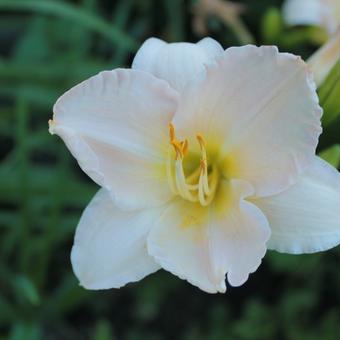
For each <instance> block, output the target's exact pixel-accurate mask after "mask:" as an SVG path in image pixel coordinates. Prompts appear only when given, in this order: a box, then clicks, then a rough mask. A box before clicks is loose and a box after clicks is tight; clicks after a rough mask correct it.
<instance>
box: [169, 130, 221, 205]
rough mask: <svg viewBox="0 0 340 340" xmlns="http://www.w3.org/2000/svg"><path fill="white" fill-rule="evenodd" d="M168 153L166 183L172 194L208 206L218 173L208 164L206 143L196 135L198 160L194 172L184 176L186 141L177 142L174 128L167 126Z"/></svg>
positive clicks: (216, 182) (212, 196) (216, 169)
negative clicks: (198, 152) (198, 150)
mask: <svg viewBox="0 0 340 340" xmlns="http://www.w3.org/2000/svg"><path fill="white" fill-rule="evenodd" d="M169 138H170V145H169V152H168V159H167V178H168V183H169V186H170V188H171V190H172V191H173V193H174V194H176V195H179V196H181V197H182V198H184V199H185V200H188V201H190V202H198V203H200V204H201V205H202V206H207V205H209V204H210V203H211V202H212V201H213V199H214V197H215V193H216V190H217V186H218V182H219V171H218V168H217V166H216V165H214V164H208V157H207V148H206V141H205V139H204V137H203V136H202V135H201V134H200V133H197V135H196V140H197V143H198V144H199V148H200V159H199V161H198V162H197V166H196V168H195V170H193V171H192V172H191V173H190V174H188V175H186V174H185V172H184V168H183V160H184V158H185V157H186V156H187V154H188V151H189V142H188V140H187V139H185V140H183V141H179V140H178V139H177V138H176V133H175V128H174V126H173V124H172V123H170V124H169Z"/></svg>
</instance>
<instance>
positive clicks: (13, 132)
mask: <svg viewBox="0 0 340 340" xmlns="http://www.w3.org/2000/svg"><path fill="white" fill-rule="evenodd" d="M193 3H194V1H192V2H189V1H181V0H117V1H109V0H107V1H104V0H103V1H95V0H78V1H58V0H55V1H52V0H50V1H48V0H26V1H24V0H7V1H6V0H5V1H4V0H0V142H1V144H0V145H1V149H0V155H1V164H0V339H13V340H21V339H24V340H26V339H27V340H30V339H53V340H54V339H93V340H107V339H131V340H134V339H188V340H189V339H195V340H196V339H198V340H199V339H209V340H219V339H259V340H261V339H308V340H309V339H323V340H333V339H340V291H339V287H340V270H339V263H340V249H339V247H338V248H335V249H333V250H331V251H328V252H325V253H320V254H313V255H304V256H292V255H284V254H278V253H274V252H269V253H268V254H267V256H266V258H265V260H264V263H263V265H262V266H261V267H260V269H259V270H258V271H257V272H256V273H255V274H253V275H251V277H250V279H249V281H248V282H247V283H246V284H245V285H243V286H242V287H239V288H229V289H228V291H227V293H226V294H225V295H209V294H206V293H203V292H201V291H199V290H198V289H197V288H195V287H192V286H190V285H189V284H187V283H186V282H184V281H182V280H179V279H178V278H176V277H174V276H172V275H170V274H168V273H167V272H164V271H160V272H158V273H156V274H154V275H152V276H150V277H148V278H146V279H144V280H143V281H142V282H139V283H137V284H130V285H128V286H127V287H125V288H122V289H120V290H108V291H97V292H96V291H86V290H84V289H82V288H81V287H79V286H78V283H77V280H76V278H75V277H74V275H73V273H72V269H71V265H70V261H69V253H70V249H71V246H72V241H73V235H74V231H75V227H76V225H77V222H78V220H79V217H80V214H81V212H82V210H83V209H84V208H85V206H86V204H87V203H88V202H89V201H90V199H91V197H92V196H93V194H94V193H95V192H96V190H97V189H98V188H97V186H96V185H95V184H94V183H92V182H91V180H90V179H88V178H87V177H86V176H85V175H84V174H82V172H81V171H80V170H79V168H78V166H77V164H76V162H75V160H74V159H73V158H72V157H71V155H70V153H69V152H68V150H67V149H66V147H65V146H64V144H63V143H62V141H61V140H60V139H58V138H57V137H52V136H50V135H49V134H48V132H47V120H48V119H49V118H50V117H51V115H52V106H53V103H54V102H55V100H56V99H57V98H58V97H59V96H60V95H61V94H62V93H64V92H65V91H66V90H67V89H69V88H70V87H71V86H73V85H75V84H77V83H78V82H79V81H81V80H84V79H86V78H87V77H89V76H91V75H93V74H95V73H97V72H99V71H100V70H104V69H113V68H115V67H122V66H126V67H129V65H130V63H131V60H132V57H133V54H134V53H135V51H136V50H137V49H138V47H139V46H140V44H141V43H142V42H143V41H144V40H145V39H146V38H148V37H150V36H157V37H160V38H163V39H165V40H168V41H193V42H194V41H197V40H198V39H200V37H199V36H198V35H197V34H195V32H194V31H193V30H192V18H193V17H192V4H193ZM242 3H245V4H247V5H248V11H247V12H246V13H244V15H243V16H242V18H243V19H244V22H245V24H246V26H247V27H248V29H249V31H250V32H251V34H252V35H253V36H254V42H255V43H257V44H276V45H279V47H280V49H281V50H283V51H290V52H294V53H296V54H300V55H302V56H303V58H307V57H308V56H309V55H310V54H311V53H312V52H313V51H314V50H315V49H316V48H317V47H318V46H319V45H320V44H321V43H322V42H323V41H324V40H325V33H324V32H323V31H321V30H318V29H316V28H310V27H301V28H287V27H285V25H284V24H283V23H282V20H281V17H280V8H281V1H278V0H277V1H276V0H262V1H251V0H248V1H242ZM208 28H209V34H210V35H211V36H213V37H214V38H216V39H217V40H219V41H220V42H221V43H222V44H223V46H224V47H228V46H232V45H240V44H242V43H243V41H242V39H240V37H238V35H237V34H235V31H233V30H232V29H230V27H228V26H226V25H224V24H223V23H222V22H221V21H220V20H219V19H217V18H215V17H210V18H209V20H208ZM336 71H337V69H335V70H334V72H333V73H332V75H331V76H330V78H329V79H328V80H327V83H326V84H325V85H324V86H323V89H322V88H321V89H320V98H321V100H322V104H323V106H324V107H325V108H326V109H327V110H326V113H325V114H326V115H327V116H329V117H331V118H332V119H328V120H327V125H325V132H324V135H323V136H322V138H321V143H320V150H326V151H324V152H323V155H324V157H326V158H327V159H328V160H329V161H331V162H332V163H333V164H335V165H339V164H338V163H339V154H340V151H339V149H340V147H339V145H337V144H338V143H340V136H339V133H338V131H339V127H340V121H339V119H337V118H336V117H337V114H338V113H339V112H338V111H339V109H338V108H339V107H340V106H339V105H338V104H339V102H338V103H336V100H338V101H339V97H340V87H339V79H340V72H339V67H338V71H337V72H336ZM330 147H332V148H331V149H329V148H330ZM316 194H317V193H316ZM325 204H327V202H325ZM339 208H340V207H339Z"/></svg>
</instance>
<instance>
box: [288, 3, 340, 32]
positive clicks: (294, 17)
mask: <svg viewBox="0 0 340 340" xmlns="http://www.w3.org/2000/svg"><path fill="white" fill-rule="evenodd" d="M335 2H338V0H286V1H285V3H284V5H283V8H282V13H283V17H284V19H285V21H286V22H287V23H288V24H289V25H316V26H322V27H325V28H326V29H327V30H328V31H329V32H330V33H333V32H335V31H336V27H337V25H338V22H337V20H336V16H335V13H334V12H335V9H334V7H335V6H338V5H337V4H335ZM333 3H334V4H333ZM338 21H340V20H338Z"/></svg>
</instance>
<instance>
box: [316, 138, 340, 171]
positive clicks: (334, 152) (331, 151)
mask: <svg viewBox="0 0 340 340" xmlns="http://www.w3.org/2000/svg"><path fill="white" fill-rule="evenodd" d="M319 156H320V157H321V158H323V159H324V160H325V161H326V162H328V163H330V164H332V165H333V166H334V167H335V168H339V166H340V145H339V144H336V145H333V146H331V147H329V148H328V149H326V150H323V151H322V152H320V153H319Z"/></svg>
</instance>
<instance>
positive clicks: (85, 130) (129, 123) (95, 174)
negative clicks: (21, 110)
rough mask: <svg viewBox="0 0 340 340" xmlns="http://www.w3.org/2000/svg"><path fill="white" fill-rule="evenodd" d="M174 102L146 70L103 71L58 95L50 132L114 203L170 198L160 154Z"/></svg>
mask: <svg viewBox="0 0 340 340" xmlns="http://www.w3.org/2000/svg"><path fill="white" fill-rule="evenodd" d="M176 105H177V93H176V92H175V91H174V90H172V89H171V88H170V87H169V85H168V84H167V83H166V82H164V81H162V80H159V79H156V78H155V77H153V76H152V75H151V74H148V73H145V72H142V71H136V70H123V69H118V70H115V71H105V72H102V73H100V74H98V75H96V76H94V77H92V78H90V79H88V80H86V81H84V82H83V83H81V84H79V85H77V86H75V87H74V88H72V89H71V90H70V91H68V92H66V93H65V94H64V95H63V96H62V97H60V98H59V99H58V101H57V103H56V104H55V106H54V117H53V121H52V122H51V123H50V131H51V133H56V134H58V135H59V136H60V137H61V138H62V139H63V140H64V142H65V143H66V145H67V146H68V148H69V149H70V151H71V152H72V154H73V155H74V157H75V158H76V159H77V160H78V162H79V165H80V167H81V168H82V169H83V170H84V171H85V172H86V173H87V174H88V175H89V176H90V177H91V178H92V179H93V180H94V181H96V182H97V183H98V184H99V185H101V186H103V187H105V188H106V189H108V190H110V191H111V192H113V195H115V198H116V199H117V201H116V203H117V204H119V205H120V206H122V207H124V208H132V209H134V208H140V207H145V206H149V207H150V206H155V205H160V204H162V203H163V202H165V201H167V200H168V199H169V198H170V197H171V192H170V190H169V187H168V184H167V182H166V181H167V179H166V169H165V161H164V159H165V157H166V152H167V151H166V147H167V145H168V126H167V124H168V122H169V121H170V120H171V118H172V116H173V112H174V110H175V108H176Z"/></svg>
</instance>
